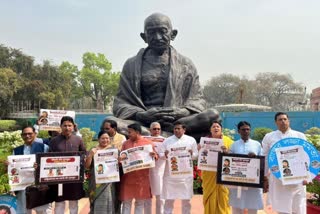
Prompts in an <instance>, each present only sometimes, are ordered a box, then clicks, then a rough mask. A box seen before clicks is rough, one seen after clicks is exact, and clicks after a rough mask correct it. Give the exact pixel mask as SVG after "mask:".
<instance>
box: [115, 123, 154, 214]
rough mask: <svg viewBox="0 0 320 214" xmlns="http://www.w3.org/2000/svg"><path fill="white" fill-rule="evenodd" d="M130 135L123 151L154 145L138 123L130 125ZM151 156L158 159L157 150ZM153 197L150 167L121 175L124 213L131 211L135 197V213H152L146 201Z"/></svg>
mask: <svg viewBox="0 0 320 214" xmlns="http://www.w3.org/2000/svg"><path fill="white" fill-rule="evenodd" d="M128 135H129V139H128V140H127V141H125V142H124V143H123V145H122V149H121V151H124V150H127V149H130V148H134V147H139V146H145V145H152V146H153V143H152V142H151V141H150V140H148V139H145V138H143V137H142V136H141V126H140V125H139V124H137V123H134V124H131V125H129V126H128ZM150 156H152V157H153V158H155V159H157V154H156V153H155V152H150ZM125 158H126V157H124V156H123V157H122V156H120V158H119V159H120V161H123V160H125ZM151 197H152V195H151V190H150V181H149V169H148V168H147V169H140V170H137V171H131V172H129V173H125V174H124V175H123V176H122V177H121V180H120V197H119V199H120V200H121V201H122V213H123V214H130V213H131V206H132V200H133V199H135V210H134V213H147V214H149V213H151V206H148V203H146V202H147V201H148V200H149V199H150V198H151Z"/></svg>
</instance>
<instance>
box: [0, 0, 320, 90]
mask: <svg viewBox="0 0 320 214" xmlns="http://www.w3.org/2000/svg"><path fill="white" fill-rule="evenodd" d="M319 11H320V1H319V0H161V1H154V0H27V1H23V0H20V1H19V0H0V27H1V28H0V43H2V44H4V45H6V46H10V47H13V48H20V49H21V50H22V51H23V52H24V53H26V54H28V55H31V56H34V57H35V59H36V61H37V62H38V63H41V62H42V61H43V60H45V59H48V60H50V61H52V62H53V63H54V64H56V65H59V64H60V63H61V62H62V61H69V62H71V63H73V64H76V65H78V66H79V68H81V67H82V63H81V57H82V54H83V53H85V52H87V51H90V52H95V53H103V54H105V56H106V57H107V58H108V59H109V60H110V61H111V62H112V65H113V70H114V71H120V70H121V69H122V66H123V63H124V62H125V60H126V59H127V58H128V57H131V56H133V55H135V54H136V53H137V52H138V50H139V49H140V48H141V47H145V46H146V44H145V43H144V42H143V40H142V39H141V38H140V35H139V33H140V32H142V31H143V22H144V19H145V18H146V17H147V16H148V15H150V14H151V13H154V12H161V13H164V14H166V15H168V16H169V17H171V19H172V23H173V27H174V28H175V29H177V30H178V36H177V38H176V40H175V41H174V42H173V43H172V44H173V46H174V47H175V48H176V49H177V50H178V51H179V52H180V53H181V54H183V55H185V56H187V57H189V58H190V59H192V61H193V62H194V64H195V65H196V67H197V68H198V72H199V75H200V81H201V83H202V84H205V83H206V81H207V80H209V79H210V78H211V77H213V76H217V75H219V74H222V73H233V74H238V75H241V76H242V75H246V76H247V77H249V78H254V77H255V75H256V74H257V73H259V72H279V73H284V74H286V73H290V74H291V75H292V77H293V78H294V80H295V81H297V82H301V83H303V84H304V85H305V86H307V90H308V92H310V91H311V89H313V88H315V87H320V59H319V57H320V25H319V23H320V12H319Z"/></svg>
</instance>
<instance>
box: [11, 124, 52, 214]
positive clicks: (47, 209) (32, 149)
mask: <svg viewBox="0 0 320 214" xmlns="http://www.w3.org/2000/svg"><path fill="white" fill-rule="evenodd" d="M36 136H37V135H36V132H35V128H34V127H32V126H26V127H24V128H23V129H22V133H21V137H22V139H23V141H24V145H22V146H18V147H17V148H15V149H13V155H31V154H36V153H43V152H48V151H49V147H48V145H46V144H43V143H38V142H35V139H36ZM16 196H17V213H27V214H29V213H30V214H31V213H32V210H31V209H26V193H25V190H22V191H18V192H17V193H16ZM35 200H37V199H35ZM34 210H35V211H36V212H37V213H38V212H39V213H52V211H51V203H49V204H45V205H42V206H39V207H35V208H34Z"/></svg>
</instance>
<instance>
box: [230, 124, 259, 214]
mask: <svg viewBox="0 0 320 214" xmlns="http://www.w3.org/2000/svg"><path fill="white" fill-rule="evenodd" d="M237 128H238V133H239V134H240V137H241V138H240V140H237V141H235V142H234V143H233V144H232V145H231V149H230V151H229V152H230V153H235V154H244V155H249V156H256V155H261V149H262V148H261V144H260V143H259V142H258V141H255V140H252V139H250V131H251V125H250V123H248V122H247V121H240V122H239V123H238V125H237ZM238 188H241V187H238ZM229 191H230V194H229V203H230V206H231V207H232V214H242V213H243V212H244V209H248V214H256V213H257V212H258V210H259V209H263V199H262V189H260V188H250V187H249V188H241V195H238V193H237V192H238V190H237V189H233V188H230V190H229Z"/></svg>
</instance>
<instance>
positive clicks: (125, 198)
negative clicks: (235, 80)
mask: <svg viewBox="0 0 320 214" xmlns="http://www.w3.org/2000/svg"><path fill="white" fill-rule="evenodd" d="M275 123H276V125H277V127H278V130H277V131H274V132H271V133H269V134H267V135H266V136H265V137H264V139H263V141H262V145H261V144H260V143H259V142H258V141H255V140H252V139H250V130H251V125H250V123H249V122H247V121H240V122H239V123H238V125H237V129H238V133H239V134H240V139H239V140H237V141H235V142H233V141H232V140H231V139H230V138H229V137H227V136H224V135H223V134H222V125H221V123H220V122H219V121H213V122H212V125H211V127H210V134H209V135H208V136H205V137H211V138H218V139H222V141H223V146H222V148H221V149H222V151H223V152H225V153H235V154H247V155H249V156H253V157H254V156H256V155H265V156H267V155H268V152H269V150H270V148H271V147H272V145H273V144H274V143H276V142H277V141H278V140H280V139H283V138H286V137H298V138H301V139H305V136H304V134H302V133H300V132H297V131H294V130H292V129H290V122H289V118H288V115H287V114H286V113H283V112H279V113H277V114H276V115H275ZM185 132H186V126H185V125H184V124H182V123H180V122H175V123H174V128H173V135H172V136H170V137H168V138H164V137H162V136H161V125H160V124H159V123H158V122H153V123H151V125H150V133H151V136H152V137H155V138H161V139H163V142H161V143H158V144H157V145H156V144H155V143H154V142H152V141H151V140H150V138H148V137H150V136H148V137H145V136H142V134H141V126H140V125H139V124H137V123H134V124H131V125H129V126H128V140H127V139H126V137H125V136H124V135H122V134H120V133H118V132H117V123H116V122H115V121H113V120H108V119H106V120H104V121H103V123H102V125H101V130H100V132H99V134H98V144H97V145H96V146H95V147H94V148H91V150H90V151H89V152H88V153H87V154H88V155H87V157H86V161H85V167H86V168H88V169H91V170H92V172H93V170H94V163H93V162H94V159H93V156H94V154H95V153H96V152H97V151H98V150H104V149H110V148H112V149H115V148H116V149H118V150H119V152H120V151H123V150H127V149H129V148H133V147H137V146H144V145H148V144H151V145H152V146H153V152H150V155H151V156H152V157H153V158H154V159H155V160H156V161H155V167H154V168H150V169H141V170H137V171H132V172H129V173H126V174H122V175H121V177H120V182H119V183H118V182H115V183H109V184H96V183H95V178H94V173H92V176H91V178H90V185H89V186H90V187H89V191H90V193H89V197H90V204H91V206H90V213H120V212H121V213H123V214H126V213H131V206H132V203H133V199H134V200H135V202H134V203H135V208H134V210H135V213H152V197H153V196H155V197H156V213H165V214H167V213H173V204H174V201H175V200H176V199H181V200H182V213H190V211H191V202H190V200H191V198H192V196H193V176H192V175H191V176H190V177H184V178H175V177H172V176H170V173H169V162H168V161H166V160H167V159H168V153H169V150H170V148H171V147H172V146H178V145H185V149H186V150H187V152H189V153H190V155H191V157H192V159H196V158H197V156H198V150H199V149H200V145H197V142H196V140H195V139H194V138H193V137H191V136H188V135H186V134H185ZM21 136H22V138H23V140H24V145H22V146H19V147H17V148H15V149H14V152H13V154H14V155H23V154H24V155H26V154H36V153H39V152H40V153H42V152H65V151H83V152H86V148H85V146H84V143H83V141H82V139H81V137H79V136H76V135H75V134H74V121H73V118H71V117H68V116H66V117H63V118H62V119H61V133H60V134H59V135H57V136H55V137H54V138H52V139H51V140H50V142H49V144H48V145H47V144H44V143H39V142H36V141H35V139H36V133H35V130H34V127H32V126H27V127H24V128H23V130H22V134H21ZM121 161H122V159H121V157H119V164H120V165H121ZM120 168H121V167H120ZM265 169H266V170H265V177H264V188H263V190H264V192H268V201H270V203H271V205H272V208H273V209H274V210H276V211H278V212H280V213H305V209H306V204H305V203H306V200H305V197H306V191H305V187H304V184H301V185H290V186H284V185H282V183H281V181H279V180H278V179H275V178H273V176H269V171H268V165H267V161H266V167H265ZM216 177H217V173H216V172H212V171H203V172H202V182H203V183H202V186H203V205H204V212H205V213H208V214H210V213H230V211H231V207H232V213H234V214H237V213H239V214H240V213H243V212H244V209H247V212H248V213H249V214H250V213H257V211H258V210H260V209H263V199H262V192H263V190H262V189H259V188H243V189H241V197H239V196H238V194H239V193H238V191H239V190H238V189H237V188H229V187H226V186H224V185H221V184H217V183H216V180H217V178H216ZM269 180H270V182H269ZM49 187H50V191H51V195H52V198H53V199H52V200H53V201H55V208H54V212H55V213H64V210H65V201H67V200H68V201H69V210H70V213H72V214H73V213H74V214H75V213H78V200H79V199H81V198H82V197H84V196H85V194H84V190H83V184H82V183H68V184H63V188H62V190H63V191H62V194H58V184H57V185H49ZM281 193H285V194H281ZM16 196H17V202H18V204H17V207H18V211H17V213H31V210H27V209H26V208H25V207H26V204H25V203H26V199H25V191H19V192H17V193H16ZM34 210H35V211H36V212H37V213H52V205H51V203H49V204H45V205H43V206H39V207H36V208H34Z"/></svg>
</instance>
